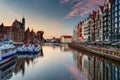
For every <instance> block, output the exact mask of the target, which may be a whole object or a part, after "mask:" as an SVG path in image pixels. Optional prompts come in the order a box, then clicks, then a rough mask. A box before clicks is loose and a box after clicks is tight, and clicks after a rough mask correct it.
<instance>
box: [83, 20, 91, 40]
mask: <svg viewBox="0 0 120 80" xmlns="http://www.w3.org/2000/svg"><path fill="white" fill-rule="evenodd" d="M89 22H90V19H89V18H87V19H86V20H85V21H84V22H83V23H82V30H83V31H82V34H83V38H84V41H83V42H87V41H88V40H89V28H90V24H89Z"/></svg>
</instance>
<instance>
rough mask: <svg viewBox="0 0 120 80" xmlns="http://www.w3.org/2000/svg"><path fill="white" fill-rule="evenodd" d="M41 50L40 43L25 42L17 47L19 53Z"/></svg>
mask: <svg viewBox="0 0 120 80" xmlns="http://www.w3.org/2000/svg"><path fill="white" fill-rule="evenodd" d="M40 51H41V45H40V44H24V45H22V46H21V47H18V48H17V53H24V54H27V53H29V54H30V53H39V52H40Z"/></svg>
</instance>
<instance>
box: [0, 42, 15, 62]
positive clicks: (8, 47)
mask: <svg viewBox="0 0 120 80" xmlns="http://www.w3.org/2000/svg"><path fill="white" fill-rule="evenodd" d="M15 53H16V47H15V46H14V45H13V41H12V40H7V41H2V42H1V43H0V64H3V63H5V62H7V61H9V60H10V59H11V58H13V57H14V55H15Z"/></svg>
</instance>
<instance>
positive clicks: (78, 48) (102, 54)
mask: <svg viewBox="0 0 120 80" xmlns="http://www.w3.org/2000/svg"><path fill="white" fill-rule="evenodd" d="M68 45H69V47H70V48H73V49H76V50H78V51H79V50H82V51H85V52H89V53H90V54H93V55H98V56H101V57H104V58H106V59H112V60H114V61H117V62H120V57H119V56H114V55H110V54H107V53H102V52H99V51H95V50H93V49H90V48H87V47H85V46H82V45H80V44H75V43H71V44H68Z"/></svg>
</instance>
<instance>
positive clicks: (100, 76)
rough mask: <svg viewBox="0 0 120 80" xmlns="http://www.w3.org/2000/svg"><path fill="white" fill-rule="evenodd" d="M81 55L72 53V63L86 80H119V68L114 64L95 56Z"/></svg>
mask: <svg viewBox="0 0 120 80" xmlns="http://www.w3.org/2000/svg"><path fill="white" fill-rule="evenodd" d="M82 53H84V52H82ZM82 53H81V52H77V51H73V56H74V61H75V63H76V65H77V67H78V69H79V70H80V71H83V72H84V74H85V75H86V77H87V78H88V80H120V66H117V65H116V64H114V62H113V63H111V62H109V61H106V60H102V59H101V58H98V57H96V56H90V55H89V56H88V55H85V54H82ZM118 64H119V63H118Z"/></svg>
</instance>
